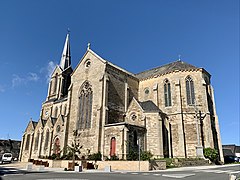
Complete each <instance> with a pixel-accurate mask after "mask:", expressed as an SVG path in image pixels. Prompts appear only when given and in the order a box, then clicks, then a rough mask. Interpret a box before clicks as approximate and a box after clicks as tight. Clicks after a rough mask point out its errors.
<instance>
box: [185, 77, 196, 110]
mask: <svg viewBox="0 0 240 180" xmlns="http://www.w3.org/2000/svg"><path fill="white" fill-rule="evenodd" d="M186 93H187V104H188V105H193V104H194V102H195V93H194V83H193V80H192V78H191V77H190V76H188V77H187V78H186Z"/></svg>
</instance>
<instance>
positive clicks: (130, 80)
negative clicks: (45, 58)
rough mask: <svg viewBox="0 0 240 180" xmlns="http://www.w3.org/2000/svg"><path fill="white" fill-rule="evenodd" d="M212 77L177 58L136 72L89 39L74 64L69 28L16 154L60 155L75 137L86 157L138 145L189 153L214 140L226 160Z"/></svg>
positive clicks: (122, 155) (166, 153) (160, 152)
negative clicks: (37, 112)
mask: <svg viewBox="0 0 240 180" xmlns="http://www.w3.org/2000/svg"><path fill="white" fill-rule="evenodd" d="M145 63H147V62H145ZM210 78H211V75H210V74H209V73H208V72H207V71H206V70H205V69H204V68H198V67H195V66H193V65H190V64H188V63H186V62H183V61H181V60H177V61H175V62H171V63H169V64H166V65H163V66H160V67H157V68H153V69H150V70H146V71H143V72H141V73H138V74H133V73H131V72H128V71H127V70H125V69H122V68H121V67H119V66H117V65H115V64H112V63H111V62H109V61H108V60H105V59H103V58H102V57H100V56H99V55H98V54H97V53H95V52H94V51H93V50H92V49H91V48H90V44H89V45H88V48H87V50H86V52H85V54H84V55H83V57H82V58H81V60H80V62H79V64H78V65H77V67H76V68H75V69H73V68H72V66H71V54H70V42H69V34H67V37H66V40H65V44H64V48H63V52H62V56H61V60H60V64H59V65H57V66H56V68H55V70H54V72H53V73H52V76H51V80H50V82H49V87H48V93H47V98H46V100H45V101H44V102H43V103H42V107H41V112H40V117H39V120H38V121H33V120H32V119H31V120H30V121H29V123H28V125H27V127H26V130H25V132H24V134H23V136H22V145H21V151H20V160H21V161H28V160H29V159H37V158H38V157H40V156H50V155H52V154H59V155H60V156H61V155H62V154H63V153H64V151H63V150H64V148H65V147H66V146H67V145H68V144H71V143H72V142H73V141H74V140H75V141H77V142H78V143H79V144H80V145H82V147H83V148H82V150H81V155H80V156H85V157H87V156H88V155H89V154H93V153H97V152H101V154H102V156H103V159H104V158H107V157H108V158H109V157H111V156H117V157H118V158H119V159H126V158H127V155H128V153H129V152H130V151H132V150H136V149H138V147H139V146H140V148H141V150H143V151H150V152H151V153H152V154H153V155H154V157H159V158H161V157H170V158H171V157H173V158H174V157H178V158H192V157H201V156H202V155H201V149H202V148H205V147H211V148H215V149H217V150H218V151H219V153H220V160H222V161H223V156H222V144H221V138H220V129H219V123H218V116H217V114H216V107H215V100H214V93H213V87H212V86H211V81H210ZM74 130H77V132H78V133H79V136H78V137H75V136H74V135H73V132H74ZM199 150H200V151H199ZM198 151H199V152H200V153H199V152H198Z"/></svg>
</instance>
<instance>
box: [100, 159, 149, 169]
mask: <svg viewBox="0 0 240 180" xmlns="http://www.w3.org/2000/svg"><path fill="white" fill-rule="evenodd" d="M97 165H98V169H99V170H104V168H105V167H106V166H111V169H112V170H113V171H119V170H125V171H139V161H97ZM149 170H150V169H149V162H148V161H140V171H149Z"/></svg>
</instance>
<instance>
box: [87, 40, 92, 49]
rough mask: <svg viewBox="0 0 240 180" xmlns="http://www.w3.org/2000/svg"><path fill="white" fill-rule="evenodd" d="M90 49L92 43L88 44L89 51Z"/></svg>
mask: <svg viewBox="0 0 240 180" xmlns="http://www.w3.org/2000/svg"><path fill="white" fill-rule="evenodd" d="M90 47H91V43H90V42H89V43H88V44H87V50H89V49H90Z"/></svg>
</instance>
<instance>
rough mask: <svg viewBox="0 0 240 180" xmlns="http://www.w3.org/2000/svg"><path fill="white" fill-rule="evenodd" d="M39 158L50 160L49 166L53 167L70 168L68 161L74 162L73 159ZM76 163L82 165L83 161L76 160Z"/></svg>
mask: <svg viewBox="0 0 240 180" xmlns="http://www.w3.org/2000/svg"><path fill="white" fill-rule="evenodd" d="M39 160H42V161H48V163H49V167H52V168H68V163H71V162H72V160H50V159H39ZM75 163H78V164H79V165H82V162H81V161H77V160H76V161H75Z"/></svg>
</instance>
